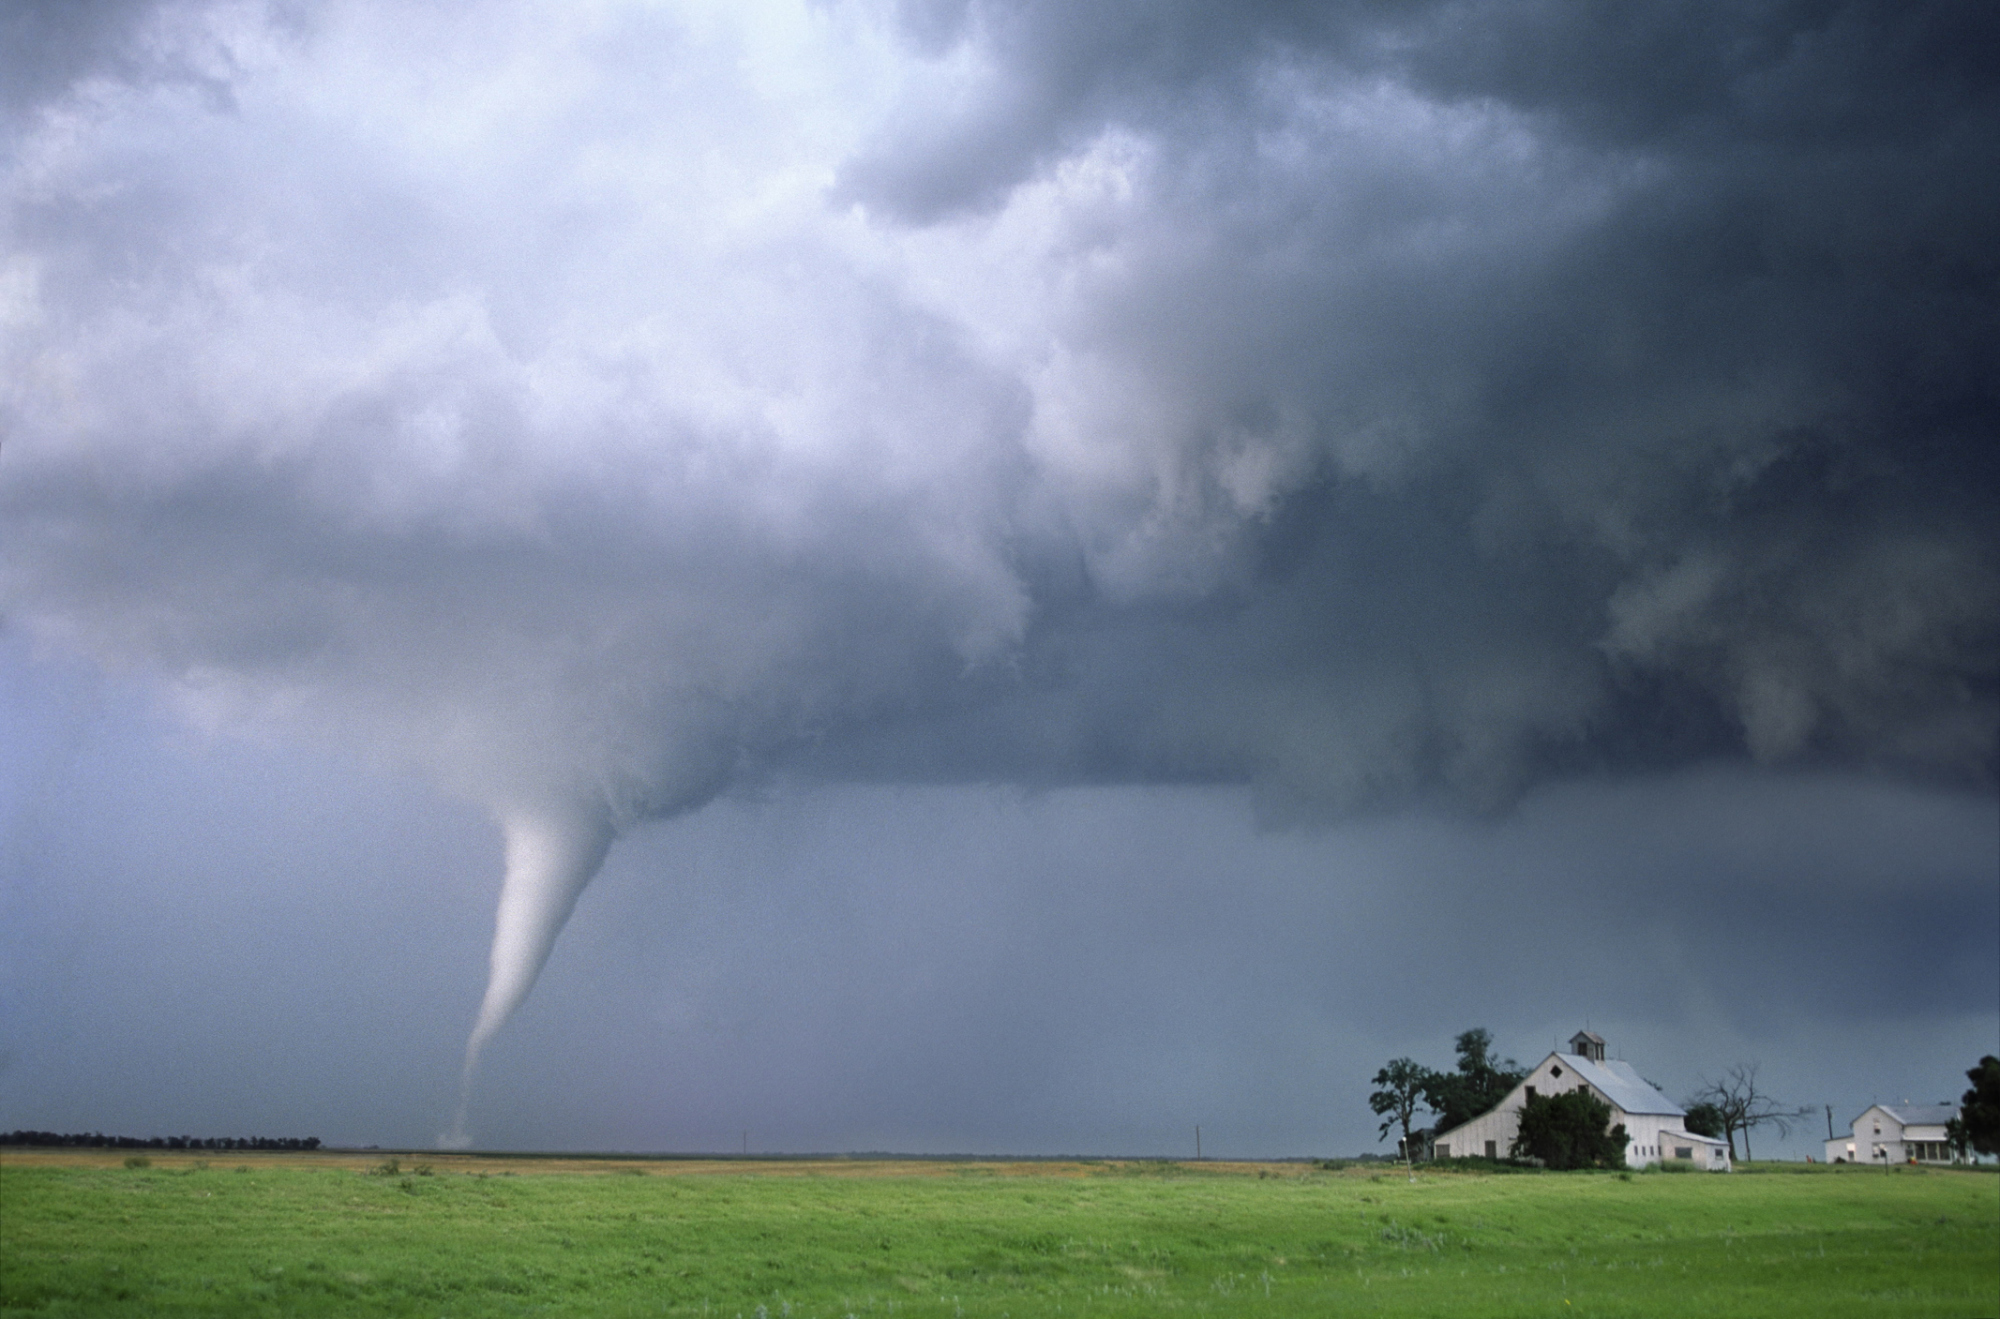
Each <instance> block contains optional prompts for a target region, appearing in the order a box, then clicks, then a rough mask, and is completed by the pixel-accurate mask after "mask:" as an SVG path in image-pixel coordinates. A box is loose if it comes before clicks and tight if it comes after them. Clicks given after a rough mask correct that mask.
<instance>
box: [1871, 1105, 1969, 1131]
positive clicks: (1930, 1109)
mask: <svg viewBox="0 0 2000 1319" xmlns="http://www.w3.org/2000/svg"><path fill="white" fill-rule="evenodd" d="M1872 1107H1874V1108H1879V1109H1881V1110H1882V1111H1883V1112H1884V1113H1887V1114H1888V1115H1889V1116H1890V1117H1892V1118H1894V1119H1896V1121H1898V1122H1900V1123H1902V1124H1903V1125H1904V1126H1906V1127H1941V1126H1943V1125H1944V1124H1945V1123H1947V1122H1949V1121H1951V1120H1952V1119H1953V1118H1955V1117H1957V1116H1958V1105H1956V1104H1875V1105H1872Z"/></svg>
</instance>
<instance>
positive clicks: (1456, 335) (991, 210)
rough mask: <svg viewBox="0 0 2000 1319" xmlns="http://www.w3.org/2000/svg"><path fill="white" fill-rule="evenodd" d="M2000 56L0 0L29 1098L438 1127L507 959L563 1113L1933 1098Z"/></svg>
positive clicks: (1961, 963) (3, 563) (1287, 1149)
mask: <svg viewBox="0 0 2000 1319" xmlns="http://www.w3.org/2000/svg"><path fill="white" fill-rule="evenodd" d="M1996 41H2000V19H1997V18H1996V17H1995V16H1994V14H1993V13H1992V11H1991V10H1990V9H1989V8H1988V7H1987V6H1985V5H1981V4H1973V3H1967V4H1958V5H1954V4H1932V5H1910V4H1887V3H1884V4H1877V5H1870V4H1837V3H1819V4H1813V3H1790V4H1782V3H1772V4H1761V5H1759V4H1751V5H1744V4H1729V5H1717V6H1714V7H1712V8H1708V9H1704V8H1703V7H1700V6H1693V7H1691V6H1688V5H1685V4H1676V5H1657V6H1647V5H1631V6H1621V7H1619V8H1617V9H1615V10H1605V11H1598V10H1594V9H1586V10H1576V9H1571V8H1567V7H1561V6H1550V5H1543V4H1536V3H1526V2H1523V3H1511V4H1493V3H1485V4H1478V5H1467V4H1448V3H1433V4H1415V5H1410V4H1397V5H1384V4H1372V3H1352V4H1345V5H1341V4H1311V5H1300V4H1291V3H1281V2H1277V0H1273V2H1272V3H1267V4H1263V5H1256V4H1248V5H1245V4H1232V5H1211V4H1196V3H1190V2H1186V0H1182V2H1180V3H1171V2H1169V3H1155V4H1144V5H1141V4H1123V3H1105V4H1098V5H1091V6H1074V5H1058V4H1042V3H1034V2H1029V3H1015V4H1004V3H979V2H977V0H967V2H966V3H958V4H953V3H934V4H927V3H922V2H921V0H906V2H905V3H901V4H894V5H892V4H888V3H879V4H870V3H861V2H860V0H856V2H855V3H841V2H839V0H833V2H831V3H819V4H787V3H768V4H765V3H757V4H748V5H738V4H729V5H722V4H705V3H699V2H694V0H691V2H690V3H687V4H679V5H675V4H637V3H623V2H621V0H605V3H602V4H597V5H591V6H575V5H555V4H537V3H528V2H527V0H520V2H518V3H497V2H496V3H489V4H476V5H466V6H452V7H447V8H445V9H441V10H437V11H434V12H428V13H427V12H424V11H422V10H418V9H412V8H411V7H409V6H401V5H395V6H392V5H383V4H369V3H349V4H338V3H329V4H296V3H278V2H277V0H272V2H271V3H267V4H254V3H253V4H249V5H244V4H229V5H208V4H195V3H189V4H175V3H118V4H108V3H107V4H96V5H74V4H46V5H44V4H35V3H26V4H18V5H15V6H13V7H12V8H10V9H9V11H8V16H7V17H6V18H5V19H4V20H0V88H4V91H3V92H0V134H4V137H0V143H4V153H5V154H4V157H0V167H4V184H0V225H4V231H0V829H4V830H5V834H4V837H0V885H4V888H0V918H4V925H0V951H4V953H5V957H4V959H0V1126H5V1127H15V1126H35V1127H59V1128H63V1129H88V1128H101V1129H104V1130H107V1131H110V1130H119V1131H131V1132H134V1133H137V1134H152V1133H154V1132H158V1133H161V1134H166V1133H169V1132H178V1131H188V1132H195V1133H198V1134H228V1133H231V1132H244V1131H249V1130H255V1131H261V1132H265V1133H267V1134H319V1135H321V1136H323V1137H325V1138H327V1139H329V1140H336V1141H377V1142H381V1143H428V1142H430V1141H432V1140H434V1139H437V1138H438V1137H439V1136H441V1135H443V1134H445V1133H446V1132H448V1131H449V1130H450V1129H451V1128H452V1126H453V1124H454V1122H455V1120H456V1115H455V1111H454V1110H455V1109H456V1106H457V1104H458V1100H459V1094H460V1092H459V1081H460V1067H461V1062H462V1060H463V1058H464V1056H465V1048H466V1039H467V1034H468V1032H469V1031H471V1030H473V1026H474V1022H475V1019H477V1020H478V1021H479V1023H480V1025H479V1028H478V1032H477V1034H476V1036H475V1039H476V1040H477V1041H478V1042H479V1044H480V1046H481V1048H480V1057H479V1066H478V1071H477V1076H476V1083H475V1086H474V1088H473V1091H472V1101H471V1106H470V1109H469V1111H468V1114H467V1117H468V1123H469V1125H468V1128H467V1130H466V1131H465V1132H464V1133H463V1134H465V1135H468V1136H470V1137H472V1138H474V1139H476V1140H478V1141H479V1142H480V1143H482V1144H494V1145H511V1146H541V1147H549V1146H565V1147H622V1148H676V1149H704V1148H706V1149H714V1148H730V1147H734V1146H737V1145H738V1144H739V1143H740V1142H741V1140H742V1133H743V1132H744V1131H745V1130H748V1131H749V1132H750V1133H751V1135H750V1140H751V1143H752V1145H753V1146H754V1147H757V1148H765V1149H793V1150H799V1149H822V1150H837V1149H860V1148H894V1149H905V1150H913V1151H915V1150H968V1151H1019V1152H1058V1151H1061V1152H1091V1151H1095V1152H1108V1153H1110V1152H1115V1153H1186V1152H1191V1143H1192V1129H1193V1126H1194V1124H1195V1123H1197V1122H1199V1123H1201V1124H1202V1127H1203V1131H1204V1146H1205V1148H1206V1149H1207V1150H1208V1152H1211V1153H1225V1154H1226V1153H1243V1154H1258V1153H1270V1154H1283V1153H1326V1152H1353V1151H1356V1150H1359V1149H1362V1148H1367V1147H1370V1146H1371V1145H1372V1144H1373V1141H1374V1135H1375V1133H1374V1123H1373V1120H1372V1119H1371V1117H1370V1115H1369V1114H1368V1113H1367V1111H1366V1102H1365V1096H1366V1091H1367V1089H1368V1085H1367V1078H1368V1076H1369V1075H1370V1074H1372V1072H1373V1071H1374V1069H1375V1068H1376V1067H1377V1066H1379V1065H1380V1064H1381V1062H1382V1061H1384V1060H1386V1059H1387V1058H1389V1057H1391V1056H1394V1055H1397V1054H1405V1053H1408V1054H1414V1055H1416V1056H1417V1057H1419V1059H1420V1060H1422V1061H1426V1062H1429V1063H1432V1064H1434V1065H1442V1064H1444V1063H1445V1062H1447V1061H1448V1060H1449V1054H1450V1039H1451V1037H1452V1035H1454V1034H1455V1033H1456V1032H1458V1031H1459V1030H1462V1029H1464V1028H1466V1027H1468V1026H1473V1025H1484V1026H1487V1027H1489V1028H1490V1029H1492V1030H1493V1032H1494V1034H1495V1036H1496V1038H1497V1040H1498V1043H1499V1045H1500V1047H1501V1048H1502V1050H1503V1051H1504V1052H1506V1053H1509V1054H1512V1055H1513V1056H1515V1057H1518V1058H1520V1059H1521V1060H1522V1061H1523V1062H1532V1061H1534V1060H1535V1059H1537V1058H1539V1056H1540V1054H1541V1053H1542V1052H1543V1051H1545V1050H1546V1048H1547V1047H1548V1046H1549V1043H1550V1041H1551V1039H1552V1037H1567V1036H1568V1034H1569V1033H1570V1032H1571V1031H1572V1030H1574V1029H1575V1028H1576V1027H1578V1026H1580V1025H1582V1024H1584V1023H1585V1021H1588V1022H1589V1024H1591V1025H1592V1026H1593V1027H1594V1028H1595V1029H1597V1030H1598V1031H1599V1033H1601V1034H1604V1035H1605V1036H1606V1037H1607V1039H1609V1040H1610V1042H1611V1045H1612V1047H1613V1048H1614V1049H1617V1050H1622V1052H1623V1053H1624V1056H1625V1057H1627V1058H1628V1059H1629V1060H1631V1061H1632V1062H1634V1063H1635V1064H1636V1065H1637V1066H1638V1067H1639V1069H1640V1070H1641V1071H1642V1072H1644V1073H1645V1074H1647V1075H1648V1076H1650V1077H1652V1078H1653V1079H1654V1080H1655V1081H1657V1082H1659V1083H1661V1084H1662V1085H1663V1086H1664V1087H1665V1088H1666V1089H1667V1090H1668V1092H1669V1093H1670V1094H1675V1095H1683V1094H1685V1093H1686V1092H1687V1091H1689V1090H1690V1089H1692V1088H1693V1086H1694V1085H1695V1084H1697V1083H1698V1081H1699V1079H1700V1078H1701V1077H1702V1076H1703V1075H1708V1076H1714V1075H1716V1074H1718V1073H1719V1072H1720V1071H1721V1070H1722V1069H1723V1068H1724V1067H1726V1066H1728V1065H1730V1064H1732V1063H1737V1062H1749V1061H1758V1062H1761V1064H1762V1066H1763V1069H1764V1079H1765V1080H1766V1082H1767V1083H1768V1084H1769V1085H1770V1086H1771V1088H1772V1089H1773V1090H1774V1091H1775V1092H1776V1093H1777V1094H1779V1095H1780V1096H1781V1097H1783V1098H1785V1099H1788V1100H1792V1101H1795V1102H1799V1103H1813V1104H1820V1103H1832V1104H1834V1105H1835V1107H1836V1111H1837V1113H1838V1114H1839V1115H1840V1116H1841V1117H1842V1118H1843V1119H1844V1118H1845V1117H1849V1116H1852V1112H1853V1111H1854V1110H1856V1109H1858V1108H1859V1107H1860V1106H1861V1105H1863V1104H1865V1103H1867V1102H1869V1101H1870V1100H1872V1099H1877V1098H1880V1099H1900V1098H1905V1097H1908V1098H1912V1099H1917V1100H1922V1101H1928V1100H1937V1099H1944V1098H1948V1097H1952V1096H1955V1095H1956V1094H1957V1092H1958V1091H1959V1090H1960V1089H1962V1088H1963V1084H1964V1083H1963V1078H1962V1072H1963V1070H1964V1069H1965V1068H1966V1067H1967V1066H1970V1065H1971V1063H1972V1062H1973V1061H1974V1060H1975V1059H1976V1058H1977V1057H1978V1056H1979V1054H1981V1053H1982V1052H1988V1051H1992V1050H1994V1049H1996V1048H2000V805H1996V801H1995V772H1996V729H2000V674H1997V673H1996V655H2000V623H1997V622H1996V620H1997V619H2000V553H1996V550H1997V549H2000V545H1996V535H1995V532H1994V530H1993V528H1994V526H1995V525H1996V523H2000V518H1996V512H2000V509H1996V504H2000V498H1996V496H2000V458H1996V454H2000V447H1996V445H1995V443H1994V440H1995V426H1996V421H1997V420H2000V401H1996V398H1995V388H1996V384H1995V382H1996V381H2000V370H1996V365H2000V364H1996V362H1995V352H1994V345H1995V344H1996V343H2000V323H1996V320H2000V315H1997V313H2000V298H1996V293H2000V290H1997V289H1996V272H1995V265H1994V256H1993V253H1994V252H1996V251H2000V241H1996V240H2000V234H1996V233H1995V232H1994V227H1995V226H1994V221H1993V217H1994V216H1995V215H1996V214H2000V196H1996V193H2000V170H1996V169H1995V168H1994V165H1995V163H1996V161H1995V156H1996V150H1995V146H1996V142H2000V96H1996V87H1995V75H1994V73H1993V71H1992V69H1991V67H1990V61H1987V60H1985V59H1983V58H1981V56H1980V54H1979V52H1982V51H1984V50H1990V49H1992V48H1993V46H1994V44H1995V43H1996ZM607 844H608V851H606V850H605V849H606V845H607ZM600 857H601V858H602V869H601V870H599V869H598V862H599V859H600ZM503 876H504V895H505V896H504V899H503V898H502V896H501V895H502V893H503ZM496 901H498V902H499V903H500V906H499V910H500V911H501V912H502V917H501V921H500V937H499V939H498V942H497V943H495V944H494V945H493V949H492V959H493V967H494V972H495V973H494V974H493V975H492V977H491V983H490V984H489V942H491V941H492V940H493V937H494V930H495V911H496ZM572 903H574V904H575V906H574V914H573V916H571V917H570V918H569V919H568V921H567V924H566V926H565V920H564V918H565V915H566V914H567V913H569V911H570V904H572ZM558 934H559V935H560V937H558ZM551 947H553V953H550V951H549V950H550V948H551ZM544 957H547V959H548V960H547V962H546V966H545V967H544V966H543V965H542V959H543V958H544ZM538 969H539V970H540V971H541V974H540V977H539V980H538V981H537V979H536V972H537V970H538ZM530 985H533V990H532V993H530V992H529V987H530ZM482 996H483V997H482ZM1822 1126H1823V1124H1822ZM1184 1147H1186V1148H1184ZM1762 1148H1763V1147H1762V1146H1761V1145H1760V1150H1761V1149H1762ZM1791 1148H1793V1149H1794V1150H1795V1151H1803V1150H1804V1149H1807V1148H1810V1146H1809V1145H1807V1144H1806V1143H1804V1142H1803V1141H1802V1140H1801V1141H1798V1142H1795V1143H1794V1144H1793V1146H1792V1147H1791Z"/></svg>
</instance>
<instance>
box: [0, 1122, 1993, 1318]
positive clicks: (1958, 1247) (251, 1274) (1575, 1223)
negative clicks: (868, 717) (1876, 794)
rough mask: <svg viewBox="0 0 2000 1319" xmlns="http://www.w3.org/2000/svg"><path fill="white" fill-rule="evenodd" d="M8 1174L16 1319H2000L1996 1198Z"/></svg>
mask: <svg viewBox="0 0 2000 1319" xmlns="http://www.w3.org/2000/svg"><path fill="white" fill-rule="evenodd" d="M150 1157H151V1163H150V1165H149V1166H144V1167H128V1166H126V1164H125V1159H126V1155H125V1153H124V1152H123V1151H83V1150H78V1151H70V1150H62V1151H31V1150H9V1151H7V1152H6V1153H5V1154H4V1155H0V1313H4V1314H6V1315H30V1314H32V1315H153V1314H168V1315H175V1314H186V1315H211V1314H215V1315H221V1314H280V1315H356V1314H361V1315H378V1314H379V1315H427V1316H476V1315H554V1314H561V1315H620V1316H622V1315H703V1316H716V1315H720V1316H736V1315H742V1316H744V1319H771V1317H772V1316H791V1317H797V1319H817V1317H820V1316H825V1317H827V1319H840V1317H841V1316H846V1315H855V1316H887V1315H908V1316H911V1319H920V1317H928V1316H954V1317H957V1316H964V1315H973V1316H981V1317H982V1319H983V1317H985V1316H1025V1315H1043V1314H1064V1315H1155V1314H1205V1315H1236V1314H1257V1315H1290V1314H1298V1315H1322V1314H1331V1313H1357V1314H1411V1315H1432V1314H1446V1313H1449V1314H1466V1315H1556V1314H1560V1315H1586V1314H1588V1315H1635V1316H1636V1315H1660V1314H1676V1315H1760V1316H1782V1315H1800V1316H1806V1315H1810V1316H1828V1315H1844V1314H1855V1315H1860V1314H1868V1315H1883V1314H1894V1315H1940V1316H1943V1315H1950V1316H1967V1315H1995V1314H2000V1176H1996V1175H1994V1174H1993V1173H1992V1172H1991V1171H1953V1170H1941V1169H1919V1168H1899V1169H1890V1170H1885V1169H1879V1168H1859V1169H1848V1168H1824V1167H1811V1168H1804V1167H1799V1166H1797V1165H1772V1166H1767V1167H1753V1168H1750V1169H1748V1170H1744V1171H1739V1172H1737V1173H1733V1174H1728V1175H1702V1174H1665V1173H1635V1174H1630V1175H1624V1176H1620V1175H1615V1174H1552V1173H1507V1174H1478V1173H1468V1172H1419V1173H1418V1174H1417V1177H1416V1179H1415V1180H1414V1181H1412V1180H1410V1179H1409V1177H1407V1176H1406V1175H1405V1174H1403V1173H1402V1172H1400V1171H1385V1170H1383V1169H1382V1167H1381V1166H1380V1165H1374V1166H1367V1165H1363V1166H1360V1167H1348V1168H1343V1169H1338V1170H1327V1169H1320V1168H1315V1167H1310V1166H1307V1165H1300V1164H1289V1163H1287V1164H1249V1163H1241V1164H1232V1163H1202V1164H1174V1163H1148V1162H1124V1161H1104V1162H1094V1161H1077V1162H1040V1161H1038V1162H1031V1163H998V1162H956V1161H936V1162H918V1161H911V1160H885V1161H869V1160H865V1159H834V1160H805V1161H786V1160H755V1159H753V1160H736V1159H728V1160H722V1159H718V1160H689V1159H641V1158H634V1159H609V1158H607V1159H587V1158H573V1157H552V1158H539V1157H510V1156H483V1155H467V1154H435V1153H421V1152H412V1153H394V1154H391V1153H389V1152H367V1153H357V1152H344V1151H322V1152H316V1153H309V1154H307V1153H282V1154H262V1153H245V1154H236V1153H231V1152H209V1153H207V1154H205V1155H201V1156H192V1155H180V1154H166V1155H160V1154H154V1155H151V1156H150Z"/></svg>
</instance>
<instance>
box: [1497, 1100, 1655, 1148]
mask: <svg viewBox="0 0 2000 1319" xmlns="http://www.w3.org/2000/svg"><path fill="white" fill-rule="evenodd" d="M1626 1140H1627V1136H1626V1134H1625V1126H1624V1124H1623V1123H1620V1124H1619V1125H1617V1126H1615V1127H1614V1126H1612V1125H1611V1105H1609V1104H1607V1103H1605V1102H1604V1101H1603V1100H1601V1099H1599V1098H1597V1096H1595V1095H1593V1094H1591V1093H1590V1092H1589V1091H1588V1090H1581V1089H1579V1090H1566V1091H1564V1092H1563V1093H1562V1094H1559V1095H1534V1096H1532V1097H1530V1098H1529V1100H1528V1102H1527V1104H1526V1105H1524V1106H1523V1107H1522V1109H1521V1134H1520V1135H1518V1136H1516V1137H1515V1138H1514V1144H1513V1146H1512V1147H1511V1150H1510V1152H1511V1153H1512V1154H1513V1155H1514V1156H1515V1157H1516V1158H1520V1157H1527V1158H1531V1159H1540V1160H1541V1161H1542V1162H1543V1163H1544V1164H1546V1165H1548V1166H1549V1167H1551V1168H1622V1167H1624V1166H1625V1143H1626Z"/></svg>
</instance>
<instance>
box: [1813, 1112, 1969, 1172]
mask: <svg viewBox="0 0 2000 1319" xmlns="http://www.w3.org/2000/svg"><path fill="white" fill-rule="evenodd" d="M1957 1116H1958V1109H1957V1108H1956V1107H1955V1106H1954V1105H1951V1104H1870V1105H1869V1106H1868V1108H1867V1109H1866V1110H1864V1111H1863V1112H1862V1114H1861V1116H1860V1117H1857V1118H1855V1119H1854V1128H1853V1130H1852V1132H1851V1133H1850V1134H1848V1135H1846V1136H1835V1137H1834V1138H1833V1139H1831V1140H1829V1141H1827V1143H1826V1161H1827V1162H1828V1163H1950V1162H1951V1161H1952V1157H1951V1144H1950V1142H1949V1141H1948V1140H1947V1139H1946V1138H1945V1129H1944V1128H1945V1124H1946V1123H1947V1122H1950V1121H1951V1120H1952V1119H1953V1118H1955V1117H1957Z"/></svg>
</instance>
